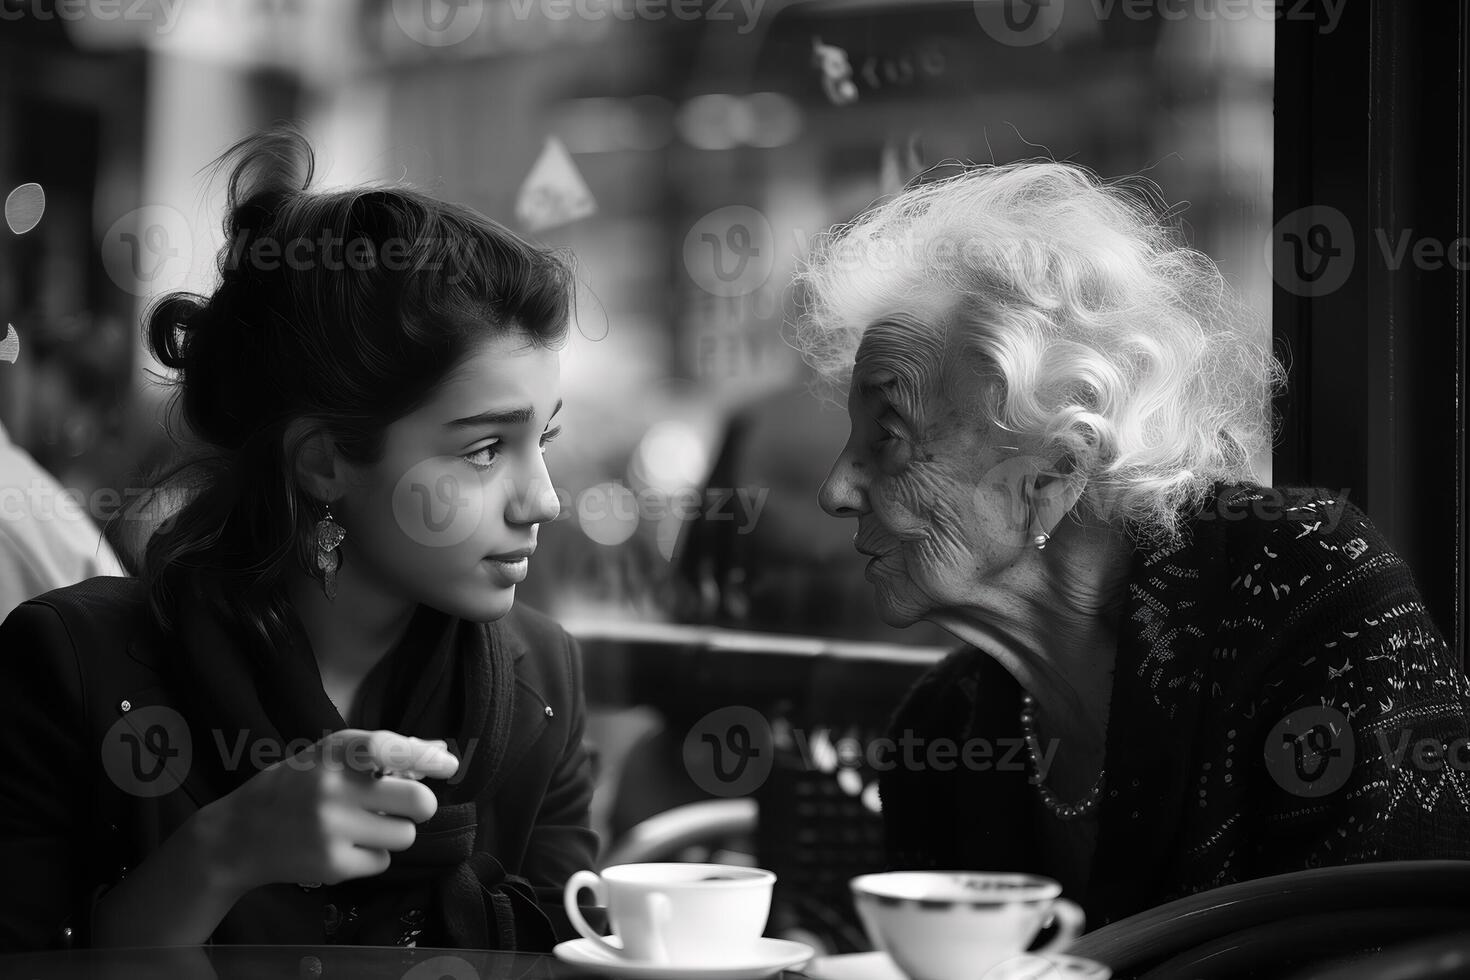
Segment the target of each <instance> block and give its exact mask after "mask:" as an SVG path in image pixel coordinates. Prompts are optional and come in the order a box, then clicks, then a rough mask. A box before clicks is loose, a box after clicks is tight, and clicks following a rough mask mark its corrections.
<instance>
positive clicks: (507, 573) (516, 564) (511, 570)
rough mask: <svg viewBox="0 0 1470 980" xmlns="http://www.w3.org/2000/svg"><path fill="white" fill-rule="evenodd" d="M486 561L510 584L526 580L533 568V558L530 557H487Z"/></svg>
mask: <svg viewBox="0 0 1470 980" xmlns="http://www.w3.org/2000/svg"><path fill="white" fill-rule="evenodd" d="M485 563H486V564H487V565H489V566H490V567H491V568H492V569H494V570H495V571H496V572H497V573H498V574H499V575H500V577H501V578H502V579H504V580H505V581H506V583H507V584H509V585H518V584H519V583H521V582H524V581H525V580H526V575H527V573H528V572H530V570H531V559H530V558H528V557H523V558H516V559H514V560H506V559H503V558H486V559H485Z"/></svg>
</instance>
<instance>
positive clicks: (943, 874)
mask: <svg viewBox="0 0 1470 980" xmlns="http://www.w3.org/2000/svg"><path fill="white" fill-rule="evenodd" d="M851 888H852V894H853V901H854V904H855V905H856V907H857V911H858V915H859V917H860V918H861V919H862V922H863V927H864V928H865V929H866V930H867V932H868V936H869V938H870V939H872V941H873V944H874V945H875V946H876V947H878V951H877V952H874V953H863V954H855V955H850V956H830V957H823V958H821V959H818V960H815V961H814V962H813V963H812V964H811V965H810V966H809V967H808V968H807V970H806V972H807V974H808V975H810V976H812V977H820V978H822V980H905V978H906V980H1104V978H1106V977H1108V976H1109V975H1110V973H1111V971H1109V970H1108V968H1107V967H1106V966H1104V965H1103V964H1101V963H1096V962H1093V961H1091V960H1085V959H1082V958H1080V957H1075V956H1067V955H1066V954H1064V953H1063V952H1062V950H1063V949H1065V948H1066V946H1067V945H1069V944H1070V943H1071V942H1072V940H1073V939H1075V938H1076V937H1077V935H1078V934H1079V933H1080V932H1081V931H1082V927H1083V923H1084V921H1085V919H1084V916H1083V913H1082V910H1081V909H1080V908H1078V907H1077V906H1076V905H1075V904H1073V903H1072V902H1069V901H1067V900H1066V899H1064V898H1062V897H1061V891H1062V888H1061V885H1060V884H1058V883H1057V882H1055V881H1053V880H1051V879H1049V878H1043V877H1040V876H1038V875H1029V874H1012V873H984V872H970V871H898V872H886V873H882V874H871V875H861V876H859V877H857V878H854V879H853V880H852V882H851ZM1048 925H1055V926H1056V934H1055V935H1054V936H1053V937H1052V938H1051V939H1050V940H1049V941H1048V942H1047V943H1045V944H1044V945H1043V946H1041V947H1040V948H1039V949H1035V950H1031V949H1028V947H1029V946H1030V945H1031V944H1032V943H1033V942H1034V941H1035V940H1036V937H1037V936H1038V935H1039V934H1040V933H1041V931H1042V930H1043V929H1044V928H1046V927H1047V926H1048Z"/></svg>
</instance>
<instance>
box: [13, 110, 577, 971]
mask: <svg viewBox="0 0 1470 980" xmlns="http://www.w3.org/2000/svg"><path fill="white" fill-rule="evenodd" d="M218 163H219V165H220V166H231V167H232V169H231V171H230V177H229V189H228V212H227V217H226V223H225V246H224V248H223V250H222V251H221V254H220V273H221V281H220V283H219V285H218V287H217V288H216V289H215V290H214V292H213V294H212V295H210V296H207V297H204V296H195V295H192V294H187V293H176V294H171V295H169V296H167V297H164V298H163V299H162V300H161V301H159V302H158V303H157V304H155V306H154V308H153V310H152V312H151V314H150V317H149V322H148V325H147V338H148V342H149V346H150V348H151V350H152V351H153V353H154V355H155V356H156V357H157V358H158V359H159V360H160V361H161V362H162V363H163V364H164V365H165V366H166V367H168V368H172V369H175V370H176V371H177V372H178V374H177V378H176V381H175V383H176V385H177V391H176V394H177V395H178V396H180V398H181V401H182V407H183V414H184V417H185V419H186V421H187V422H188V424H189V427H190V429H191V430H192V432H193V434H194V436H195V437H196V438H197V440H198V441H197V445H196V446H195V447H193V449H192V451H191V452H190V453H189V454H188V455H186V456H185V457H184V459H183V460H182V462H180V463H179V464H178V465H177V466H175V467H173V468H171V469H170V470H168V471H167V472H165V473H164V474H163V475H162V476H161V477H159V478H158V480H157V483H156V489H157V491H158V493H159V494H160V495H161V497H162V498H163V499H164V500H165V502H166V503H167V504H169V505H173V504H176V503H177V504H181V506H177V507H176V508H172V506H171V508H170V512H169V513H168V514H167V516H166V518H165V519H164V520H163V521H162V522H161V524H160V525H159V526H158V528H157V530H156V531H155V532H154V533H153V534H152V535H151V537H150V538H149V539H148V540H147V543H146V548H145V550H144V553H143V554H142V555H138V556H133V560H134V561H135V562H136V565H137V567H138V568H139V569H140V572H139V577H138V578H133V579H122V578H93V579H89V580H88V581H85V582H82V583H80V584H78V585H74V586H71V587H69V588H64V589H59V590H56V591H51V592H47V593H46V594H45V595H42V596H40V597H38V598H36V599H32V600H30V601H28V602H25V603H22V604H21V605H20V606H19V607H17V609H16V610H15V611H13V612H12V613H11V614H10V616H9V617H8V618H7V619H6V620H5V622H4V623H3V625H0V649H4V650H6V651H8V652H10V653H18V654H23V655H21V656H7V657H6V658H4V665H3V678H0V692H3V694H0V698H3V701H0V718H3V729H4V735H5V740H6V742H7V744H10V745H21V746H34V747H37V748H38V750H37V751H27V752H21V753H19V757H18V758H17V759H16V760H15V765H14V767H13V768H12V773H11V778H9V779H7V780H6V782H5V788H4V789H3V790H0V867H3V871H0V896H3V898H0V947H4V948H6V949H21V948H36V947H41V946H47V945H83V946H122V945H137V946H155V945H192V944H201V943H235V944H241V943H243V944H256V943H260V944H287V945H294V944H317V943H322V942H335V943H350V944H361V945H405V946H411V945H418V944H419V943H421V942H422V943H423V944H424V945H432V946H447V947H458V948H481V949H483V948H509V949H529V950H539V951H549V950H550V948H551V946H552V944H553V943H554V942H555V941H556V940H558V939H559V938H569V937H570V936H571V935H572V933H571V930H570V928H569V926H568V925H567V924H566V923H565V921H564V917H563V913H562V912H561V911H560V910H561V908H562V886H563V884H564V882H565V880H566V878H567V877H568V876H569V875H570V874H571V872H572V871H575V870H577V869H580V868H584V867H590V866H591V865H592V863H593V860H594V858H595V856H596V851H597V840H596V835H595V834H594V833H593V832H592V830H591V829H590V828H589V821H588V806H589V802H590V799H591V796H592V787H593V782H592V777H591V772H590V766H589V764H588V755H587V751H586V748H585V746H584V744H583V730H584V724H585V720H584V719H585V706H584V695H583V690H582V671H581V661H580V655H579V653H578V650H577V647H576V645H575V644H574V642H573V641H572V640H571V638H570V637H569V636H568V635H567V634H566V633H565V632H564V631H562V630H561V628H560V627H559V626H557V625H556V624H555V623H553V622H552V621H550V620H549V619H547V618H545V617H544V616H542V615H540V614H539V613H536V612H534V611H532V610H529V609H526V608H524V606H519V607H516V606H515V604H514V599H515V586H516V584H517V583H518V582H520V581H522V580H523V579H524V577H525V576H526V574H527V570H528V566H529V556H530V554H531V552H532V551H533V550H534V549H535V547H536V538H537V532H538V528H539V526H540V525H541V524H542V523H543V522H546V521H550V520H552V519H553V518H555V516H556V514H557V507H558V504H557V499H556V496H555V493H554V492H553V489H552V487H551V485H550V481H549V477H548V475H547V472H546V467H545V462H544V460H543V453H544V452H545V449H546V446H547V444H548V442H549V441H550V440H551V439H552V438H553V437H554V436H555V434H556V431H557V430H556V428H555V423H554V421H553V417H554V416H555V415H556V413H557V410H558V409H559V407H560V402H561V398H560V366H559V353H558V352H559V350H560V348H561V345H562V343H563V342H564V340H565V337H566V333H567V327H568V322H569V313H570V304H571V272H570V268H569V266H568V265H567V263H566V262H565V261H564V260H563V259H562V257H561V256H559V255H558V254H556V253H554V252H552V251H549V250H545V249H541V248H537V247H535V246H532V245H530V244H528V243H527V242H525V241H523V240H521V239H520V238H518V237H516V236H515V235H513V234H512V233H511V232H509V231H508V230H506V229H505V228H504V227H502V226H501V225H499V224H497V223H496V222H493V221H491V220H489V219H487V218H485V217H484V216H482V215H480V214H478V213H476V212H474V211H472V210H470V209H468V208H465V207H461V206H457V205H453V204H447V203H443V202H440V201H436V200H434V199H432V198H430V197H427V196H426V195H423V194H420V193H418V192H416V191H413V190H411V189H408V188H403V187H398V186H385V187H361V188H348V189H343V190H334V191H313V190H311V189H310V184H311V178H312V171H313V156H312V150H311V147H310V146H309V145H308V144H307V142H306V141H305V139H304V138H303V137H302V136H301V135H300V134H298V133H296V132H294V131H291V130H281V131H274V132H269V133H264V134H260V135H258V136H255V137H250V138H247V139H245V140H242V141H241V142H240V143H239V144H237V145H236V146H235V147H233V148H232V149H231V150H230V151H228V152H227V153H226V154H225V155H224V156H223V157H221V159H220V160H219V161H218ZM312 248H315V249H318V250H319V251H317V252H311V251H309V250H310V249H312ZM293 256H294V257H293ZM119 540H123V538H122V537H119ZM130 723H131V724H132V725H133V726H134V727H132V728H130V727H129V724H130ZM99 738H100V739H101V744H100V745H99V744H98V743H97V741H96V740H97V739H99ZM43 746H44V751H41V750H39V747H43ZM190 747H192V751H191V750H190ZM234 750H238V753H239V754H235V753H234ZM216 752H218V755H217V756H216V755H215V753H216ZM181 754H182V755H183V758H179V756H180V755H181ZM247 760H248V761H247ZM160 773H161V775H160ZM160 780H162V782H160Z"/></svg>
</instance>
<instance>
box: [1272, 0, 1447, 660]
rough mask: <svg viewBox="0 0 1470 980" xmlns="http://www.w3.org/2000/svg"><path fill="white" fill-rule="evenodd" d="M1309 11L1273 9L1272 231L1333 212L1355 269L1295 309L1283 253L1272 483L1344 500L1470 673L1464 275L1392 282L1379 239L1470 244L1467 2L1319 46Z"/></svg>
mask: <svg viewBox="0 0 1470 980" xmlns="http://www.w3.org/2000/svg"><path fill="white" fill-rule="evenodd" d="M1308 6H1309V7H1311V8H1314V9H1315V11H1316V12H1317V13H1318V14H1320V15H1321V16H1319V17H1317V18H1301V17H1290V16H1285V14H1287V13H1288V12H1290V11H1296V10H1298V8H1300V7H1301V5H1300V4H1299V3H1298V2H1297V0H1290V2H1287V3H1282V4H1281V5H1280V6H1279V8H1278V9H1279V11H1280V12H1281V13H1282V14H1283V16H1281V17H1280V18H1279V19H1278V21H1277V36H1276V98H1275V104H1276V121H1275V148H1276V149H1275V153H1276V156H1275V166H1274V184H1275V194H1274V204H1273V212H1274V215H1273V219H1274V220H1275V221H1277V222H1281V221H1282V220H1283V219H1285V218H1287V217H1288V216H1290V215H1292V214H1293V213H1294V212H1296V211H1297V210H1298V209H1300V208H1304V207H1308V206H1312V205H1319V206H1326V207H1330V208H1334V209H1336V211H1337V212H1339V213H1340V214H1341V215H1342V216H1343V217H1344V218H1345V219H1346V224H1347V227H1348V228H1350V229H1351V240H1352V242H1353V254H1352V255H1351V256H1349V257H1347V261H1348V265H1349V268H1348V273H1347V277H1346V281H1345V282H1343V284H1342V285H1341V286H1340V287H1338V288H1336V289H1335V290H1333V291H1331V292H1324V293H1323V294H1322V295H1317V296H1310V295H1299V293H1301V292H1303V291H1304V290H1302V289H1300V288H1297V289H1293V288H1290V287H1289V286H1288V285H1284V284H1283V281H1284V280H1287V281H1289V280H1290V276H1289V275H1283V274H1282V270H1281V269H1280V267H1279V265H1280V262H1281V260H1282V258H1283V248H1282V245H1281V244H1280V243H1279V242H1278V244H1277V246H1276V256H1277V263H1278V274H1277V276H1276V285H1275V287H1274V297H1273V309H1272V313H1273V316H1272V320H1273V333H1274V340H1275V345H1276V349H1277V353H1278V355H1280V356H1282V357H1283V359H1284V360H1287V361H1288V376H1289V389H1288V391H1287V393H1286V394H1285V395H1284V396H1283V397H1281V398H1279V399H1277V402H1276V408H1277V411H1278V412H1279V413H1280V415H1281V419H1282V423H1283V424H1282V430H1281V434H1280V437H1279V439H1278V444H1277V446H1276V451H1275V453H1274V454H1273V482H1274V483H1276V484H1278V485H1313V486H1324V487H1328V488H1331V489H1334V490H1345V491H1346V492H1347V494H1348V498H1349V499H1350V500H1352V501H1353V502H1354V503H1356V504H1357V505H1359V506H1360V507H1362V508H1363V509H1364V510H1365V511H1366V512H1367V513H1368V515H1369V516H1370V518H1372V520H1373V522H1374V524H1375V525H1377V526H1378V528H1379V529H1380V530H1381V531H1382V532H1383V534H1384V536H1385V537H1386V538H1387V540H1388V541H1389V543H1390V544H1391V545H1392V546H1393V547H1394V548H1395V550H1396V551H1398V553H1399V554H1400V555H1402V556H1403V557H1404V559H1405V560H1406V561H1407V562H1408V563H1409V566H1410V568H1411V569H1412V571H1413V573H1414V578H1415V581H1416V582H1417V583H1418V586H1419V589H1420V592H1421V593H1422V594H1423V596H1424V601H1425V604H1426V606H1427V607H1428V609H1429V612H1430V614H1431V616H1433V618H1434V619H1435V621H1436V622H1437V623H1438V625H1439V627H1440V630H1441V632H1442V633H1443V634H1444V636H1445V639H1446V640H1447V641H1448V642H1449V643H1450V645H1451V647H1452V649H1453V650H1454V651H1455V652H1456V654H1457V655H1458V657H1459V662H1460V663H1461V664H1464V663H1465V642H1466V633H1465V629H1466V623H1465V610H1466V596H1465V585H1466V580H1465V568H1466V558H1467V548H1466V503H1467V500H1466V493H1467V485H1466V481H1465V438H1464V434H1465V409H1464V404H1465V402H1464V399H1465V383H1464V378H1465V370H1464V369H1465V345H1466V281H1467V279H1470V275H1467V273H1466V272H1464V271H1461V270H1458V269H1456V268H1455V267H1454V264H1452V263H1450V262H1448V261H1445V262H1443V263H1442V264H1441V265H1440V267H1439V268H1438V269H1430V268H1421V267H1418V266H1416V264H1415V262H1414V261H1413V260H1412V257H1411V256H1406V257H1405V260H1404V261H1403V262H1402V263H1400V264H1398V265H1397V267H1395V264H1394V263H1393V262H1390V261H1388V260H1387V259H1386V258H1385V252H1384V248H1383V245H1382V240H1383V239H1381V238H1380V235H1382V236H1385V237H1386V239H1387V241H1388V243H1389V245H1390V247H1394V246H1397V244H1398V243H1399V242H1400V240H1401V238H1402V236H1404V235H1405V234H1407V235H1408V236H1409V240H1410V241H1419V240H1423V239H1433V240H1437V241H1439V242H1440V243H1442V244H1444V245H1449V244H1451V243H1454V242H1456V241H1460V242H1462V243H1464V241H1465V238H1466V235H1467V234H1470V228H1467V221H1466V195H1467V190H1466V185H1467V180H1470V172H1467V165H1466V161H1467V130H1470V115H1467V101H1470V100H1467V93H1466V88H1467V77H1470V76H1467V69H1470V3H1467V0H1438V2H1434V3H1404V2H1402V0H1397V2H1395V0H1349V2H1347V3H1345V4H1343V5H1342V8H1341V18H1340V21H1339V22H1338V24H1337V26H1336V29H1335V30H1331V31H1325V32H1324V31H1323V30H1322V29H1321V28H1322V27H1323V25H1324V24H1325V23H1326V17H1325V10H1324V9H1323V4H1322V3H1321V2H1320V0H1314V3H1312V4H1309V5H1308ZM1340 241H1341V239H1339V243H1340ZM1463 247H1465V246H1463V245H1462V249H1463ZM1461 254H1463V251H1462V252H1461ZM1338 260H1339V261H1341V260H1343V257H1339V258H1338Z"/></svg>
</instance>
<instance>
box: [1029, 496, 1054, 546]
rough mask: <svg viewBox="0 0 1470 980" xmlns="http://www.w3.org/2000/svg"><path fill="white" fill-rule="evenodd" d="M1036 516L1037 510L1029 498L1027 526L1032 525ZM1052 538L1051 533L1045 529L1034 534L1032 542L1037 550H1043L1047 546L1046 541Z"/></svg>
mask: <svg viewBox="0 0 1470 980" xmlns="http://www.w3.org/2000/svg"><path fill="white" fill-rule="evenodd" d="M1035 517H1036V511H1035V509H1034V506H1033V505H1032V503H1031V501H1030V500H1027V501H1026V526H1027V527H1030V526H1031V524H1032V521H1033V520H1034V519H1035ZM1050 540H1051V535H1050V534H1047V533H1046V532H1045V531H1038V532H1037V533H1036V534H1035V535H1033V536H1032V538H1031V544H1032V545H1033V546H1034V547H1035V548H1036V550H1037V551H1041V550H1043V549H1044V548H1045V547H1046V543H1047V542H1048V541H1050Z"/></svg>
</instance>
